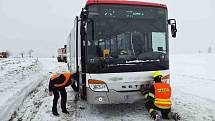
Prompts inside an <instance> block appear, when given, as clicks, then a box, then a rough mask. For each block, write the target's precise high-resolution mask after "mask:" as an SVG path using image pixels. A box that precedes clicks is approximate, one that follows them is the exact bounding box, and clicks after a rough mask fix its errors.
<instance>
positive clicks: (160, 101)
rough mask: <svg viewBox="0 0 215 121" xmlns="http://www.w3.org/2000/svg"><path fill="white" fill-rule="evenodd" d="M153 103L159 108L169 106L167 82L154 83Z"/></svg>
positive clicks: (169, 93)
mask: <svg viewBox="0 0 215 121" xmlns="http://www.w3.org/2000/svg"><path fill="white" fill-rule="evenodd" d="M154 89H155V99H154V105H155V106H157V107H158V108H161V109H170V108H171V99H170V98H171V87H170V85H169V84H168V83H155V84H154Z"/></svg>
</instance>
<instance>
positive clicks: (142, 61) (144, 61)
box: [126, 59, 160, 63]
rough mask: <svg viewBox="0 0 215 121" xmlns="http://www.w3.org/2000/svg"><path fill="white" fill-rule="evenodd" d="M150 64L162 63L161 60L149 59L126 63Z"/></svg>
mask: <svg viewBox="0 0 215 121" xmlns="http://www.w3.org/2000/svg"><path fill="white" fill-rule="evenodd" d="M148 62H160V60H159V59H157V60H150V59H147V60H138V59H137V60H131V61H126V63H148Z"/></svg>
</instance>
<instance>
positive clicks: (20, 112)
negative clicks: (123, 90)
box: [0, 54, 215, 121]
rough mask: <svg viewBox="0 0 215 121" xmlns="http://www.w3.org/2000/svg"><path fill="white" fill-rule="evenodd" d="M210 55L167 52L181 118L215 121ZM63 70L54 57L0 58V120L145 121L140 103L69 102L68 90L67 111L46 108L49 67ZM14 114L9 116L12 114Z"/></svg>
mask: <svg viewBox="0 0 215 121" xmlns="http://www.w3.org/2000/svg"><path fill="white" fill-rule="evenodd" d="M213 62H215V55H205V54H196V55H173V56H171V85H172V88H173V96H172V99H173V111H176V112H179V113H180V114H181V115H182V121H215V95H214V94H213V93H214V92H215V74H214V67H215V66H213ZM60 70H66V64H65V63H57V61H56V59H52V58H51V59H39V60H37V59H18V58H17V59H13V58H10V59H6V60H0V112H1V113H0V121H8V120H9V119H10V121H31V120H32V121H73V120H74V121H76V120H77V121H143V120H144V121H150V120H151V119H150V118H149V115H148V112H147V111H146V109H145V108H144V105H143V103H138V104H120V105H88V104H87V103H86V102H83V101H78V102H77V104H75V103H74V95H73V92H72V90H71V88H70V87H69V88H67V90H68V102H67V104H68V106H67V108H68V110H69V112H70V114H69V115H66V114H62V113H61V110H60V107H59V108H58V112H59V113H60V116H59V117H55V116H53V115H52V113H51V107H52V99H53V97H50V96H48V95H47V93H48V90H47V88H48V79H49V77H50V74H49V72H56V71H60ZM12 114H13V116H11V115H12Z"/></svg>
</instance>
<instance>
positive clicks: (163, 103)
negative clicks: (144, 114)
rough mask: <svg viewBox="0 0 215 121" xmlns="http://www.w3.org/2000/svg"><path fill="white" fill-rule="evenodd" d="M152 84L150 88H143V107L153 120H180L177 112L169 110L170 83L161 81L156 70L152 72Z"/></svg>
mask: <svg viewBox="0 0 215 121" xmlns="http://www.w3.org/2000/svg"><path fill="white" fill-rule="evenodd" d="M152 76H153V80H154V84H153V85H152V87H151V88H150V89H147V90H144V91H143V95H144V98H145V99H146V102H145V107H146V108H147V110H148V111H149V113H150V115H151V117H152V118H153V119H154V120H155V121H159V120H160V119H161V118H163V119H174V120H175V121H178V120H180V119H181V118H180V116H179V115H178V113H174V112H172V111H171V99H170V98H171V87H170V84H168V83H164V82H162V81H161V80H162V74H161V72H160V71H156V72H154V73H153V74H152Z"/></svg>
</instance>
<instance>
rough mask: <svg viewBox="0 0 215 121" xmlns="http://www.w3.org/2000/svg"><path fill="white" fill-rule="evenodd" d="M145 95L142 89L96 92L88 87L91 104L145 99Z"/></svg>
mask: <svg viewBox="0 0 215 121" xmlns="http://www.w3.org/2000/svg"><path fill="white" fill-rule="evenodd" d="M143 100H144V97H143V95H142V94H141V92H140V91H126V92H125V91H123V92H122V91H116V90H111V89H110V90H109V91H108V92H95V91H93V90H91V89H90V88H87V102H88V103H90V104H121V103H135V102H140V101H143Z"/></svg>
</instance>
